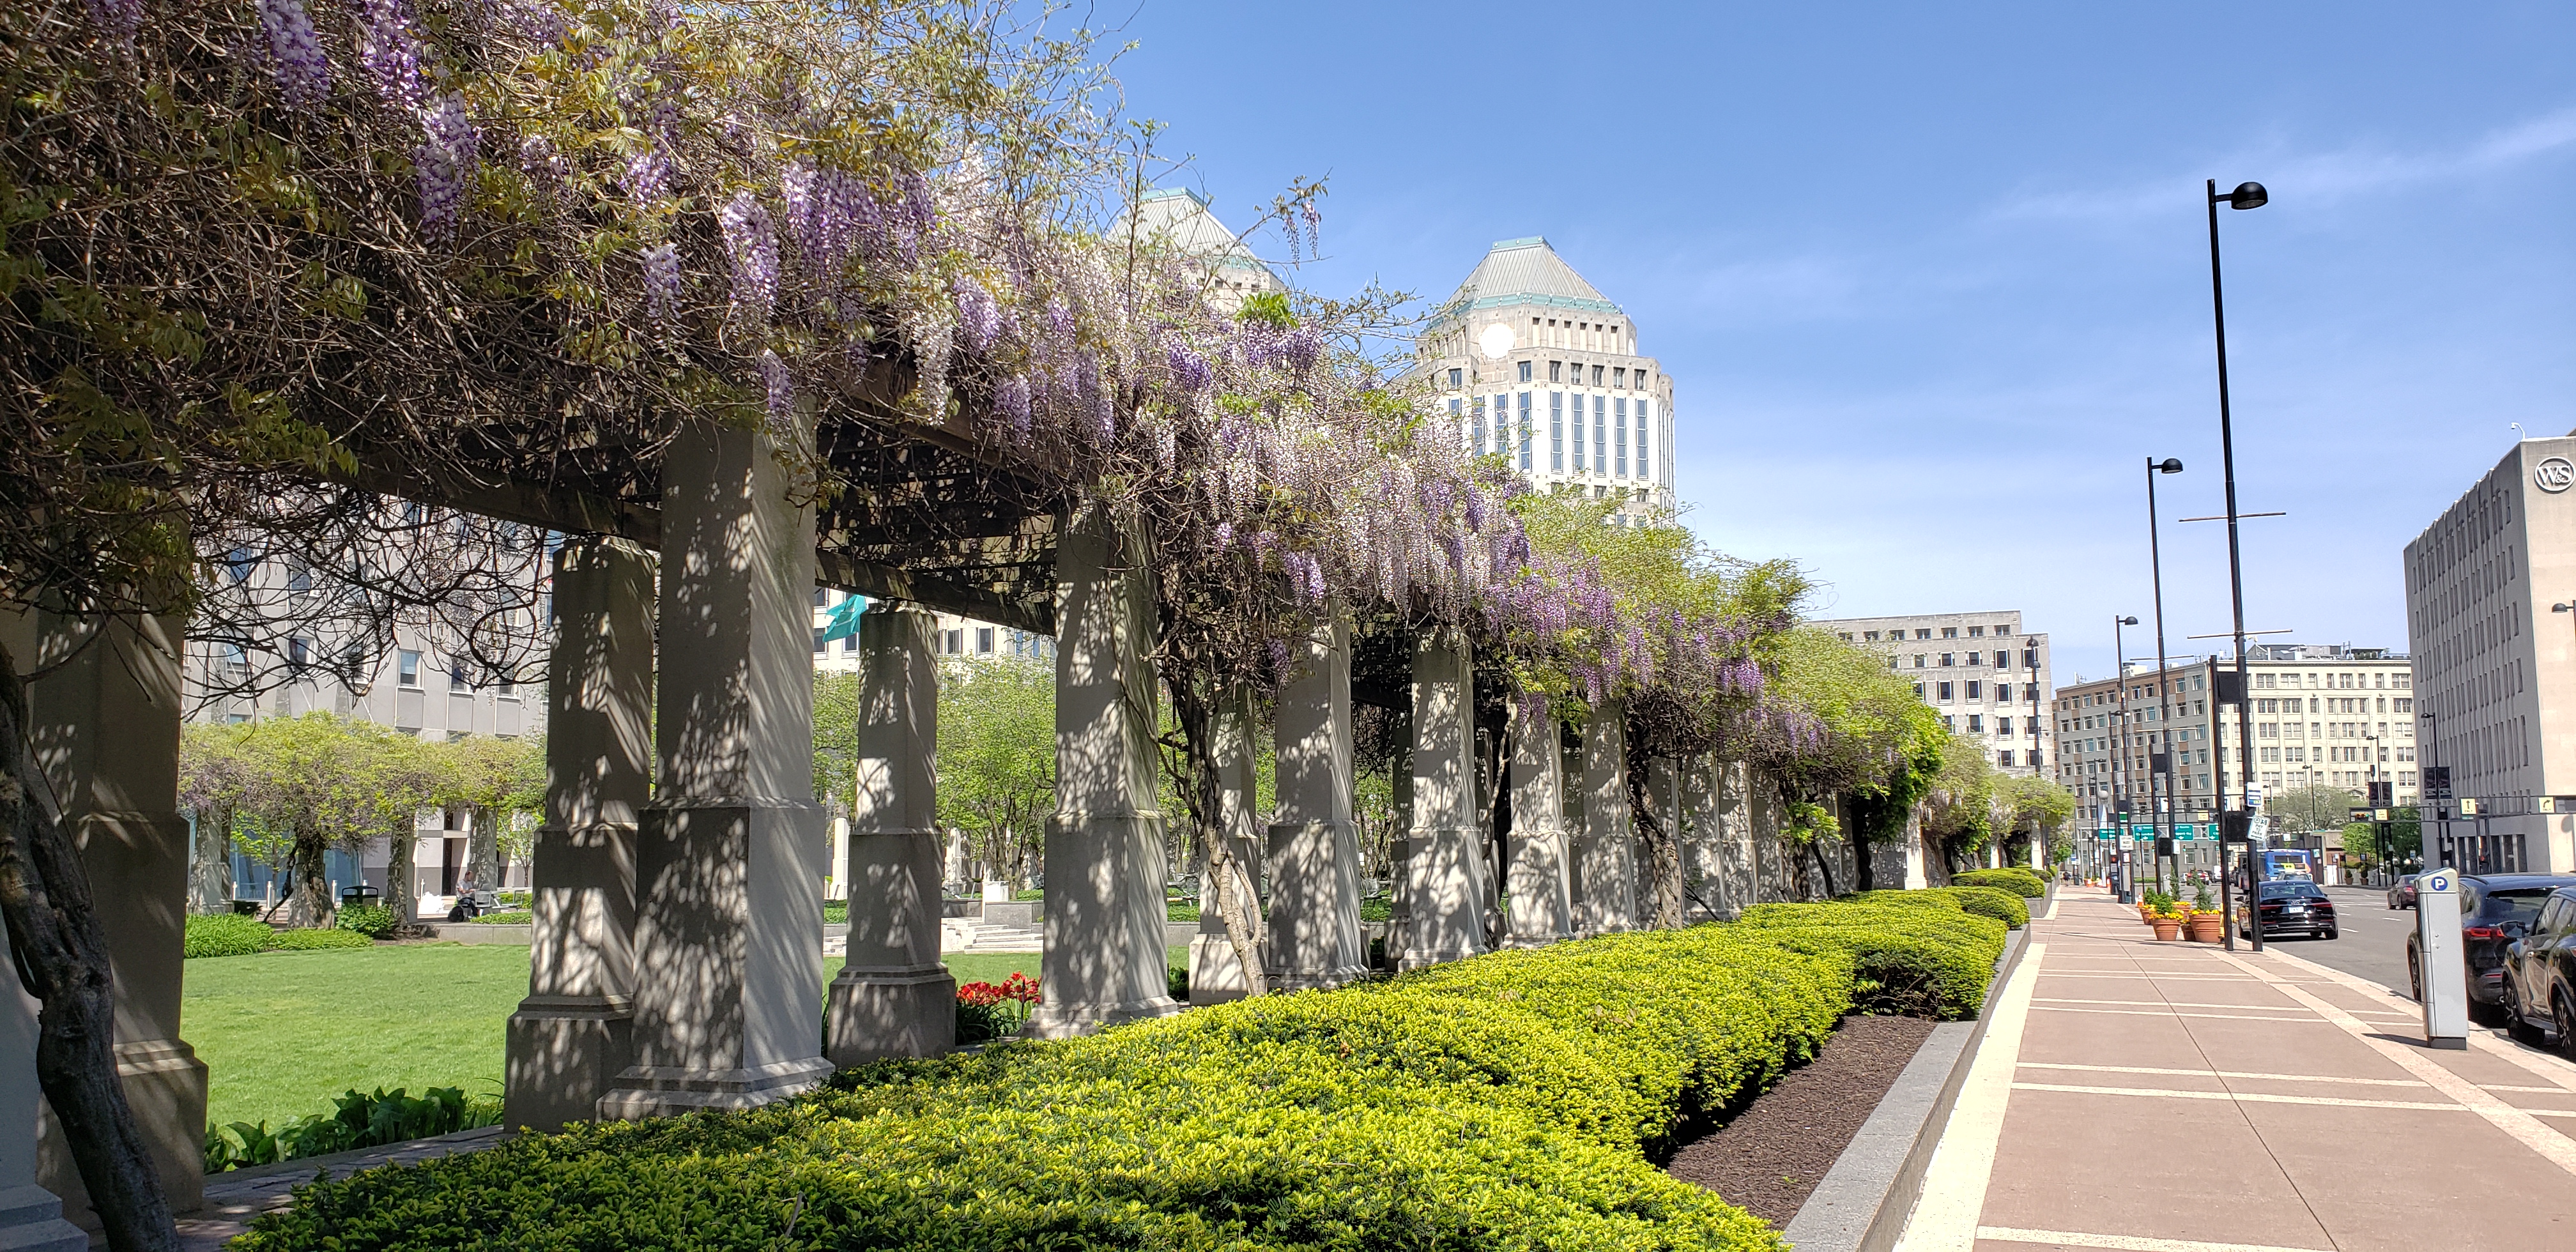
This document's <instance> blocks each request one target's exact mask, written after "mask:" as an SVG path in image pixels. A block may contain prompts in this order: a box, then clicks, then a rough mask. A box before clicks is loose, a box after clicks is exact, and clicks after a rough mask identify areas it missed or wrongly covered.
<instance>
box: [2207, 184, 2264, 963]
mask: <svg viewBox="0 0 2576 1252" xmlns="http://www.w3.org/2000/svg"><path fill="white" fill-rule="evenodd" d="M2209 310H2210V322H2211V326H2212V327H2213V328H2214V329H2215V330H2216V332H2217V340H2218V459H2219V461H2220V463H2221V466H2222V468H2223V469H2224V470H2225V473H2226V477H2227V592H2228V600H2229V607H2230V608H2231V609H2232V610H2233V612H2234V618H2233V620H2234V623H2235V626H2234V630H2235V633H2236V698H2237V700H2238V701H2239V702H2240V703H2238V704H2237V706H2236V743H2237V754H2238V756H2239V758H2240V760H2241V763H2242V765H2243V767H2244V773H2245V784H2246V792H2247V793H2250V792H2251V791H2252V789H2253V783H2254V719H2253V717H2252V716H2251V710H2252V707H2253V696H2252V691H2253V683H2252V681H2251V680H2250V679H2248V678H2247V677H2246V665H2245V562H2244V554H2243V549H2242V548H2241V547H2240V546H2239V543H2238V539H2237V534H2236V432H2235V415H2234V413H2233V412H2231V411H2230V409H2229V406H2228V399H2227V296H2226V291H2225V288H2224V286H2223V285H2222V284H2221V283H2220V281H2219V267H2218V180H2217V179H2215V178H2213V179H2210V180H2209ZM2237 803H2239V804H2242V805H2245V807H2246V809H2247V813H2246V816H2247V817H2248V818H2249V819H2250V818H2251V817H2252V816H2253V813H2252V807H2253V806H2252V804H2251V803H2250V802H2248V801H2247V800H2246V799H2245V797H2244V795H2239V796H2238V798H2237ZM2218 847H2219V853H2220V856H2219V860H2220V862H2221V863H2222V864H2224V863H2225V861H2226V859H2227V858H2226V855H2225V854H2226V851H2227V845H2226V843H2225V842H2224V841H2222V842H2220V844H2219V845H2218ZM2245 852H2246V857H2247V861H2248V863H2249V864H2250V863H2251V861H2252V858H2253V853H2254V849H2253V845H2252V844H2250V843H2249V844H2248V845H2246V849H2245ZM2219 877H2220V878H2221V879H2224V878H2225V877H2226V875H2225V874H2224V873H2222V874H2220V875H2219ZM2251 877H2252V876H2251V875H2250V874H2249V875H2248V880H2249V881H2251ZM2248 890H2249V891H2251V892H2252V894H2253V897H2254V898H2252V899H2250V900H2247V901H2246V902H2245V909H2246V917H2247V919H2248V925H2247V927H2246V929H2248V930H2250V931H2252V932H2253V936H2254V940H2253V943H2254V950H2255V951H2257V952H2260V951H2262V950H2263V908H2262V903H2263V893H2262V891H2261V889H2260V888H2251V887H2249V888H2248Z"/></svg>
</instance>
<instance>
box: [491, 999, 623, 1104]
mask: <svg viewBox="0 0 2576 1252" xmlns="http://www.w3.org/2000/svg"><path fill="white" fill-rule="evenodd" d="M508 1039H509V1044H508V1056H509V1061H508V1069H507V1077H506V1079H505V1080H504V1084H505V1085H504V1087H503V1095H502V1105H501V1122H502V1124H503V1125H506V1126H509V1127H511V1128H512V1129H517V1128H520V1127H528V1128H531V1129H535V1130H542V1131H556V1130H561V1129H563V1128H564V1127H565V1126H567V1125H570V1124H572V1123H574V1122H586V1121H589V1120H591V1119H592V1118H595V1117H597V1116H599V1099H600V1097H601V1096H604V1095H606V1094H608V1089H609V1088H610V1087H611V1086H614V1085H615V1084H616V1082H617V1076H618V1075H619V1074H622V1073H624V1072H626V1068H627V1066H629V1065H631V1064H633V1063H634V1061H635V1009H634V1006H633V1005H631V1004H630V1003H628V1001H627V999H626V997H624V996H529V997H528V998H526V999H524V1000H521V1001H520V1002H519V1011H518V1012H516V1013H512V1014H511V1015H510V1025H509V1032H508Z"/></svg>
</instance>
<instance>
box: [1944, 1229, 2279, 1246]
mask: <svg viewBox="0 0 2576 1252" xmlns="http://www.w3.org/2000/svg"><path fill="white" fill-rule="evenodd" d="M1977 1237H1978V1238H1980V1239H1995V1240H1999V1241H2001V1242H2004V1243H2054V1244H2061V1245H2064V1246H2066V1247H2071V1248H2106V1249H2109V1250H2110V1252H2329V1249H2325V1248H2284V1247H2280V1246H2277V1245H2274V1244H2269V1243H2211V1242H2209V1241H2207V1240H2204V1239H2155V1238H2150V1237H2148V1236H2145V1235H2093V1234H2084V1233H2081V1232H2078V1231H2072V1230H2021V1229H2016V1228H2014V1227H2011V1226H1979V1227H1977Z"/></svg>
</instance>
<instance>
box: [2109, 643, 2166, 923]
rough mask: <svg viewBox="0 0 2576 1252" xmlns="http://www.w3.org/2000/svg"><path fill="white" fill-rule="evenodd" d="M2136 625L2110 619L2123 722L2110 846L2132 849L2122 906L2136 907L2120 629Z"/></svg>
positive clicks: (2123, 870)
mask: <svg viewBox="0 0 2576 1252" xmlns="http://www.w3.org/2000/svg"><path fill="white" fill-rule="evenodd" d="M2137 624H2138V619H2137V618H2135V617H2113V618H2112V619H2111V673H2112V675H2113V676H2114V677H2116V678H2118V679H2119V680H2120V708H2119V711H2118V712H2117V713H2114V714H2113V715H2112V716H2114V717H2117V718H2119V719H2120V734H2119V737H2118V738H2116V739H2113V740H2112V741H2111V742H2112V743H2113V744H2114V745H2115V746H2116V747H2117V749H2118V750H2117V751H2116V752H2114V753H2113V754H2112V757H2111V764H2112V766H2113V772H2112V774H2111V812H2112V814H2113V815H2114V816H2113V817H2112V820H2113V821H2116V822H2118V823H2119V824H2120V829H2119V830H2118V831H2117V832H2115V833H2114V835H2113V837H2112V839H2111V846H2112V847H2113V848H2119V847H2122V846H2124V845H2125V846H2128V847H2130V848H2131V851H2130V854H2129V855H2128V856H2125V857H2122V858H2120V903H2122V904H2135V903H2137V899H2138V869H2137V865H2138V858H2137V853H2136V850H2135V846H2136V845H2135V841H2134V837H2133V836H2132V835H2131V834H2130V831H2129V811H2128V810H2129V749H2130V748H2131V747H2132V746H2133V745H2132V744H2130V742H2129V736H2130V734H2131V730H2132V728H2131V726H2130V723H2129V645H2128V644H2127V643H2125V642H2123V641H2122V637H2121V634H2120V628H2121V627H2123V626H2135V625H2137ZM2154 851H2155V850H2154V849H2153V848H2152V847H2151V848H2149V849H2148V854H2149V856H2150V858H2152V857H2153V855H2154Z"/></svg>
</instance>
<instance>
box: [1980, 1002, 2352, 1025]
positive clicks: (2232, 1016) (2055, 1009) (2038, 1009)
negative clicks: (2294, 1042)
mask: <svg viewBox="0 0 2576 1252" xmlns="http://www.w3.org/2000/svg"><path fill="white" fill-rule="evenodd" d="M2030 1008H2031V1011H2032V1012H2034V1013H2103V1014H2108V1015H2109V1016H2112V1017H2192V1018H2199V1019H2201V1020H2204V1021H2225V1022H2286V1023H2288V1024H2290V1025H2293V1026H2300V1025H2307V1024H2310V1023H2313V1022H2315V1021H2316V1020H2317V1018H2316V1016H2315V1015H2314V1014H2310V1015H2309V1016H2306V1017H2264V1016H2261V1015H2259V1014H2255V1013H2159V1012H2157V1011H2155V1010H2154V1009H2078V1008H2068V1007H2066V1006H2064V1005H2057V1004H2034V1005H2032V1006H2030Z"/></svg>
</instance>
